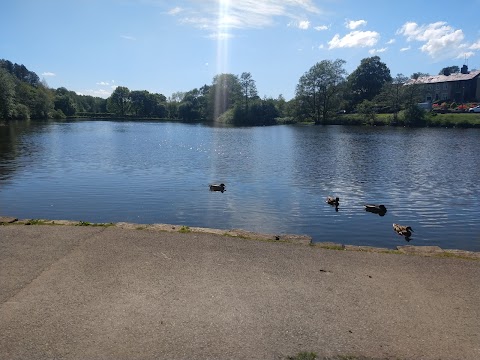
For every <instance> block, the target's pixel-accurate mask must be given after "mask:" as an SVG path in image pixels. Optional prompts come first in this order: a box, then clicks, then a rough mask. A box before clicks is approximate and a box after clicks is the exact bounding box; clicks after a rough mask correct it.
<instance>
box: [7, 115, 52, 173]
mask: <svg viewBox="0 0 480 360" xmlns="http://www.w3.org/2000/svg"><path fill="white" fill-rule="evenodd" d="M43 123H44V122H42V121H40V122H35V121H29V120H28V121H27V120H19V121H10V122H8V123H6V124H5V125H3V126H0V181H4V180H7V179H10V178H11V177H12V176H13V173H14V172H16V171H17V170H18V169H19V166H20V165H19V161H17V159H18V158H19V157H24V158H25V160H26V161H27V162H32V161H35V156H34V155H35V153H36V152H37V151H39V144H36V143H35V142H33V141H26V142H24V139H25V138H26V135H29V134H30V133H31V132H34V131H36V129H38V128H39V127H40V126H42V124H43ZM25 166H26V164H25V163H22V167H25Z"/></svg>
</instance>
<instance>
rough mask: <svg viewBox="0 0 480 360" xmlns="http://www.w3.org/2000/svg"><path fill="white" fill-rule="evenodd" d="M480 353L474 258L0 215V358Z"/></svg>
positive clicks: (478, 269)
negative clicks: (1, 218)
mask: <svg viewBox="0 0 480 360" xmlns="http://www.w3.org/2000/svg"><path fill="white" fill-rule="evenodd" d="M302 351H313V352H316V353H317V354H318V355H319V357H322V356H333V355H356V356H369V357H373V358H379V359H380V358H381V359H385V358H387V359H432V360H434V359H435V360H438V359H448V360H450V359H462V360H468V359H471V360H478V359H480V261H469V260H462V259H453V258H428V257H421V256H410V255H394V254H379V253H368V252H355V251H336V250H325V249H321V248H318V247H315V246H307V245H298V244H285V243H279V242H266V241H252V240H245V239H241V238H232V237H226V236H220V235H215V234H203V233H186V234H184V233H167V232H159V231H150V230H128V229H120V228H118V227H91V226H85V227H81V226H46V225H44V226H40V225H31V226H26V225H6V226H0V359H285V358H286V357H287V356H291V355H294V354H297V353H299V352H302Z"/></svg>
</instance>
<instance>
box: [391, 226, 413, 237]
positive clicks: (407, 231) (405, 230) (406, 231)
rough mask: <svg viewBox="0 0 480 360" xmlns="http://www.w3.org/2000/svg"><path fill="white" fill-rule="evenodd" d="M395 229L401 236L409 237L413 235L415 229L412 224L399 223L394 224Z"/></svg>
mask: <svg viewBox="0 0 480 360" xmlns="http://www.w3.org/2000/svg"><path fill="white" fill-rule="evenodd" d="M393 230H394V231H395V232H396V233H397V234H398V235H400V236H405V238H409V237H410V236H412V232H413V229H412V228H411V227H410V226H404V225H399V224H393Z"/></svg>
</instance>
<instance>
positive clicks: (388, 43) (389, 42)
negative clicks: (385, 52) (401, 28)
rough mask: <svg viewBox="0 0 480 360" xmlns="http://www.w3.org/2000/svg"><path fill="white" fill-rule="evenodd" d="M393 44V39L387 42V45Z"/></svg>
mask: <svg viewBox="0 0 480 360" xmlns="http://www.w3.org/2000/svg"><path fill="white" fill-rule="evenodd" d="M393 43H395V39H390V40H388V41H387V45H392V44H393Z"/></svg>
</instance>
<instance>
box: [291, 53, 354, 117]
mask: <svg viewBox="0 0 480 360" xmlns="http://www.w3.org/2000/svg"><path fill="white" fill-rule="evenodd" d="M344 65H345V61H344V60H340V59H337V60H335V61H331V60H323V61H321V62H319V63H317V64H315V65H314V66H312V67H311V68H310V70H309V71H307V72H306V73H305V74H304V75H302V76H301V77H300V80H299V82H298V85H297V88H296V93H295V98H296V101H297V103H298V104H299V107H298V109H301V113H300V114H298V115H301V116H302V115H303V116H306V117H308V118H311V119H313V120H314V121H315V124H320V123H326V121H327V120H328V118H329V117H330V116H331V115H332V113H333V112H334V111H335V110H336V107H337V106H338V104H339V102H340V99H341V93H342V86H343V84H344V82H345V75H346V71H345V69H344V68H343V66H344Z"/></svg>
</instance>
